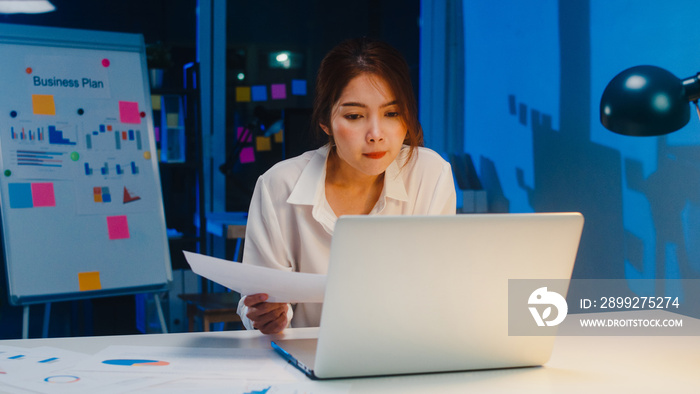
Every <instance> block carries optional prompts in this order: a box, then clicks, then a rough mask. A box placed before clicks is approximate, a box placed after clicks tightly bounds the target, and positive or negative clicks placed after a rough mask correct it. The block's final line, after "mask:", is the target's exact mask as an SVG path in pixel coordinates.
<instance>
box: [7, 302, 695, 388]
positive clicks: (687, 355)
mask: <svg viewBox="0 0 700 394" xmlns="http://www.w3.org/2000/svg"><path fill="white" fill-rule="evenodd" d="M591 316H593V315H591ZM674 316H675V315H674ZM684 318H685V319H690V318H687V317H684ZM691 320H695V321H696V322H697V319H691ZM446 331H448V330H446ZM316 335H317V329H315V328H302V329H288V330H286V331H285V332H284V333H283V334H282V335H279V336H274V337H270V336H265V335H262V334H260V333H259V332H257V331H223V332H221V331H220V332H200V333H182V334H150V335H135V336H110V337H82V338H48V339H25V340H5V341H0V344H3V345H10V346H18V347H27V348H32V347H39V346H51V347H56V348H61V349H67V350H74V351H80V352H83V353H89V354H95V353H97V352H99V351H100V350H102V349H104V348H106V347H107V346H110V345H132V346H134V345H135V346H174V347H203V348H207V347H211V348H231V347H240V348H269V343H270V340H271V339H272V338H280V337H284V338H310V337H315V336H316ZM698 370H700V336H685V337H668V336H667V337H593V336H591V337H580V336H560V337H558V338H557V339H556V342H555V347H554V353H553V355H552V358H551V360H550V361H549V362H548V363H547V364H546V365H545V366H544V367H538V368H519V369H510V370H492V371H474V372H459V373H441V374H429V375H411V376H401V377H382V378H366V379H341V380H335V381H325V382H318V383H316V384H318V385H320V386H319V387H334V386H335V387H348V386H349V387H350V390H351V392H357V393H445V392H447V393H467V392H469V393H512V392H518V393H537V394H542V393H564V392H566V393H608V392H616V393H617V392H619V393H632V392H633V393H660V392H699V391H700V378H698V377H697V376H698ZM299 377H300V379H302V378H303V379H306V378H304V377H303V375H301V374H299ZM4 390H8V388H6V387H4V388H3V387H2V386H0V391H4ZM8 392H11V391H8Z"/></svg>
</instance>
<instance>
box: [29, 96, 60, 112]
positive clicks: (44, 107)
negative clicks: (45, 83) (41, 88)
mask: <svg viewBox="0 0 700 394" xmlns="http://www.w3.org/2000/svg"><path fill="white" fill-rule="evenodd" d="M32 107H33V108H34V115H56V104H55V103H54V101H53V95H52V94H32Z"/></svg>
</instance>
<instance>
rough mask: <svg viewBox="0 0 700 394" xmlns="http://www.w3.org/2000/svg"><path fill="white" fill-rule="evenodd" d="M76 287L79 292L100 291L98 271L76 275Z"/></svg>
mask: <svg viewBox="0 0 700 394" xmlns="http://www.w3.org/2000/svg"><path fill="white" fill-rule="evenodd" d="M78 287H79V289H80V291H90V290H101V289H102V284H101V283H100V273H99V272H98V271H94V272H80V273H78Z"/></svg>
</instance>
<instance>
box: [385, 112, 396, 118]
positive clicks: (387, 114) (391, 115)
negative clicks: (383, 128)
mask: <svg viewBox="0 0 700 394" xmlns="http://www.w3.org/2000/svg"><path fill="white" fill-rule="evenodd" d="M386 116H387V117H388V118H395V117H397V116H399V113H398V112H395V111H394V112H387V113H386Z"/></svg>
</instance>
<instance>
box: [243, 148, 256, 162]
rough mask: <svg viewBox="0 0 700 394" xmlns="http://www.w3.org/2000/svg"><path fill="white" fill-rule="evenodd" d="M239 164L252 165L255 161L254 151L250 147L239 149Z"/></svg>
mask: <svg viewBox="0 0 700 394" xmlns="http://www.w3.org/2000/svg"><path fill="white" fill-rule="evenodd" d="M240 157H241V163H252V162H254V161H255V151H254V150H253V147H252V146H246V147H245V148H243V149H241V156H240Z"/></svg>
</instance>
